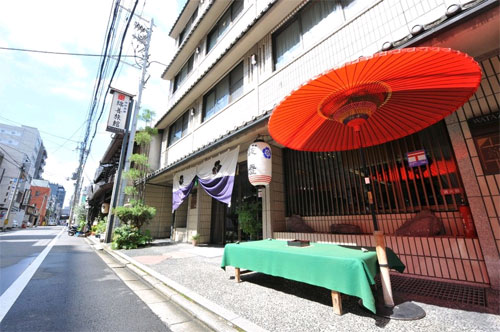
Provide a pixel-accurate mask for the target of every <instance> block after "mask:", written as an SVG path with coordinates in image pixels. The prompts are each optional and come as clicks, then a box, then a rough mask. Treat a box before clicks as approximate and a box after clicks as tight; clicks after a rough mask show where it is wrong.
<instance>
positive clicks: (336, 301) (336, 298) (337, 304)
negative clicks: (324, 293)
mask: <svg viewBox="0 0 500 332" xmlns="http://www.w3.org/2000/svg"><path fill="white" fill-rule="evenodd" d="M332 304H333V312H334V313H335V314H337V315H339V316H341V315H342V295H341V294H340V293H339V292H336V291H334V290H332Z"/></svg>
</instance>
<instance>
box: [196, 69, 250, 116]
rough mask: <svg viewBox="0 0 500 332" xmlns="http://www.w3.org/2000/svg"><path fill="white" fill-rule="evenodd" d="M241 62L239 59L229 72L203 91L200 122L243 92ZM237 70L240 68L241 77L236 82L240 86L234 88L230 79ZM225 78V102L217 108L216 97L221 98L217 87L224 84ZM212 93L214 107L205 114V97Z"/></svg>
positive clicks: (243, 76)
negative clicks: (206, 90) (208, 113)
mask: <svg viewBox="0 0 500 332" xmlns="http://www.w3.org/2000/svg"><path fill="white" fill-rule="evenodd" d="M243 62H244V61H243V60H242V61H240V62H239V63H238V64H237V65H236V66H234V67H233V69H231V71H230V72H229V73H227V74H226V75H225V76H224V77H223V78H222V79H220V80H219V81H218V82H217V84H215V85H214V86H213V87H212V88H211V89H210V90H208V92H207V93H205V94H204V95H203V109H202V122H205V121H207V120H208V119H210V118H211V117H212V116H214V115H215V114H217V113H219V111H220V110H221V109H223V108H224V107H226V106H227V105H229V104H231V103H232V102H233V101H235V100H236V99H238V98H239V97H240V96H241V95H242V94H243V87H244V85H245V84H244V81H245V70H244V66H243ZM239 70H241V79H238V80H237V81H236V82H240V81H241V86H240V87H238V88H236V89H233V87H234V83H235V82H232V80H233V74H234V73H236V71H239ZM226 80H227V102H226V103H225V104H223V105H221V106H219V107H218V108H216V106H215V105H217V100H218V98H219V99H222V98H221V97H222V96H218V95H217V89H218V88H220V87H221V85H222V84H225V83H224V82H225V81H226ZM212 94H215V95H214V106H213V107H214V108H215V110H214V111H213V112H210V115H209V116H207V99H208V98H209V96H210V95H212Z"/></svg>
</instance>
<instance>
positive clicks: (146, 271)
mask: <svg viewBox="0 0 500 332" xmlns="http://www.w3.org/2000/svg"><path fill="white" fill-rule="evenodd" d="M86 239H88V240H89V241H90V242H92V244H93V245H94V246H95V247H96V248H97V249H99V246H101V247H102V249H103V250H105V251H106V252H107V253H108V254H109V255H111V256H112V257H114V258H115V259H117V260H118V261H119V262H120V263H121V264H123V265H124V266H125V267H126V268H128V269H129V270H131V271H132V272H134V273H135V274H137V275H138V276H140V277H141V278H142V279H143V280H144V281H145V282H147V283H148V284H149V285H151V287H153V288H155V289H156V290H157V291H159V292H160V293H162V294H163V295H164V296H166V297H167V298H168V299H170V300H171V301H173V302H175V303H176V304H178V305H179V306H181V307H182V308H184V309H185V310H187V311H188V312H190V313H191V314H192V315H193V316H195V317H196V318H197V319H199V320H200V321H202V322H203V323H204V324H206V325H207V326H208V327H210V328H212V329H214V330H215V331H220V330H221V325H220V323H221V322H220V321H217V320H216V319H214V318H213V317H210V316H211V315H210V313H211V314H215V315H216V316H218V317H219V318H220V319H222V320H224V321H226V322H227V324H229V325H230V326H235V327H236V328H238V329H240V330H244V331H252V332H253V331H256V332H267V330H265V329H263V328H261V327H260V326H258V325H256V324H254V323H252V322H251V321H249V320H247V319H246V318H243V317H241V316H239V315H238V314H236V313H234V312H232V311H230V310H227V309H225V308H223V307H222V306H220V305H218V304H216V303H214V302H212V301H210V300H208V299H206V298H204V297H203V296H201V295H199V294H198V293H195V292H193V291H192V290H190V289H188V288H186V287H184V286H182V285H181V284H179V283H177V282H176V281H174V280H172V279H170V278H168V277H166V276H164V275H162V274H160V273H158V272H156V271H155V270H153V269H151V268H150V267H148V266H146V265H144V264H142V263H139V262H138V261H136V260H135V259H133V258H132V257H130V256H127V255H125V254H123V253H121V252H119V251H113V250H112V249H111V248H110V247H109V245H108V244H103V243H100V242H98V241H97V240H96V239H93V238H86Z"/></svg>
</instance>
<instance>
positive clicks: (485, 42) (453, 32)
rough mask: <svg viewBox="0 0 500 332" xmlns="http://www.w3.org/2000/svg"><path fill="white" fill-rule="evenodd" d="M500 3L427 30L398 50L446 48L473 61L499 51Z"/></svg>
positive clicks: (482, 6)
mask: <svg viewBox="0 0 500 332" xmlns="http://www.w3.org/2000/svg"><path fill="white" fill-rule="evenodd" d="M498 5H499V2H498V1H496V0H488V1H484V2H482V3H479V4H478V5H476V6H475V7H473V8H471V9H469V10H466V11H463V12H462V13H460V14H457V15H456V16H454V17H452V18H450V19H448V20H446V21H444V22H443V23H441V24H439V25H436V26H435V27H433V28H430V29H428V30H426V31H425V32H424V33H422V34H421V35H418V36H416V37H414V38H412V39H410V40H408V41H407V42H406V43H404V44H402V45H398V48H403V47H411V46H417V45H418V46H436V47H447V48H451V49H454V50H457V51H461V52H464V53H466V54H468V55H470V56H472V57H474V58H480V57H482V56H485V55H490V54H492V53H493V52H497V53H498V51H499V49H500V43H499V41H500V28H499V27H500V11H499V10H498Z"/></svg>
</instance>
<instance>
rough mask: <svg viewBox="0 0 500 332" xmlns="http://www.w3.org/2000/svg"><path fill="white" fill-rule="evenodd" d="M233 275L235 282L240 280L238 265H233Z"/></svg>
mask: <svg viewBox="0 0 500 332" xmlns="http://www.w3.org/2000/svg"><path fill="white" fill-rule="evenodd" d="M234 277H235V279H236V282H241V279H240V268H239V267H235V268H234Z"/></svg>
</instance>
